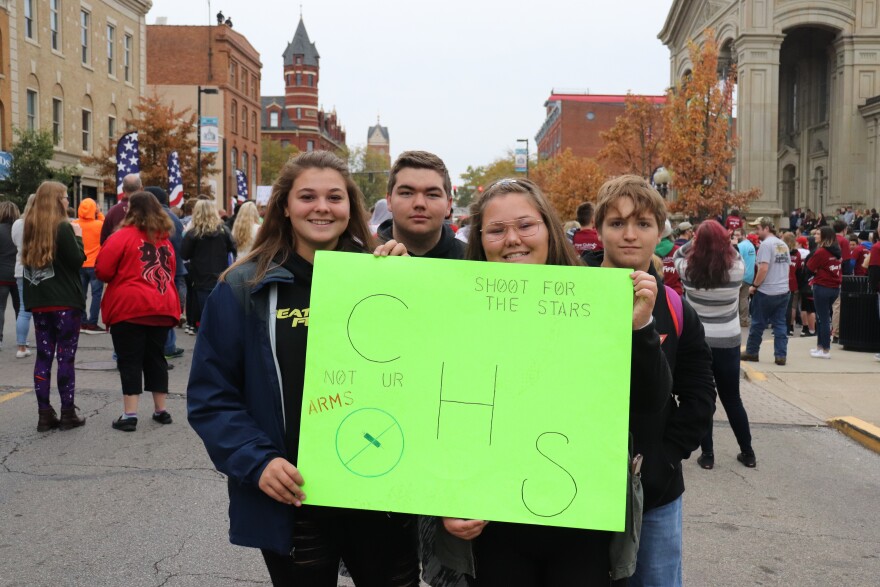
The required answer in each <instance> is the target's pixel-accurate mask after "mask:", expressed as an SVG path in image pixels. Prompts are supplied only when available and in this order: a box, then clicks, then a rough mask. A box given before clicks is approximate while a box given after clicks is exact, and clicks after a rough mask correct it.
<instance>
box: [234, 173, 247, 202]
mask: <svg viewBox="0 0 880 587" xmlns="http://www.w3.org/2000/svg"><path fill="white" fill-rule="evenodd" d="M235 199H236V201H237V202H239V203H241V202H244V201H245V200H247V199H248V185H247V174H246V173H245V172H244V171H242V170H241V169H236V170H235Z"/></svg>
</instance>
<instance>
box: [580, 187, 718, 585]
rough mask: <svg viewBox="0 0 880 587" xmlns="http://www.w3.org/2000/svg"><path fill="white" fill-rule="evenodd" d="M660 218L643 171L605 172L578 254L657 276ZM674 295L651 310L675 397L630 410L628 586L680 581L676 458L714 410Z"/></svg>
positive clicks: (694, 335) (662, 293)
mask: <svg viewBox="0 0 880 587" xmlns="http://www.w3.org/2000/svg"><path fill="white" fill-rule="evenodd" d="M665 222H666V205H665V203H664V201H663V198H662V197H661V196H660V194H658V193H657V192H656V190H654V189H653V188H652V187H651V186H650V185H649V184H648V183H647V182H646V181H645V180H644V179H643V178H641V177H638V176H635V175H624V176H621V177H618V178H615V179H612V180H610V181H608V182H606V183H605V184H604V185H603V186H602V188H601V189H600V190H599V194H598V203H597V206H596V228H597V229H598V231H599V238H600V239H601V240H602V244H603V246H604V247H605V249H604V251H600V252H598V253H590V252H588V253H585V254H584V256H583V259H584V261H585V262H586V263H587V264H588V265H590V266H594V267H598V266H601V267H617V268H628V269H635V270H642V271H647V272H649V273H650V274H651V275H654V276H655V277H658V281H660V277H659V276H657V273H656V271H654V267H653V264H652V263H651V258H652V255H653V253H654V247H656V246H657V243H658V242H659V241H660V232H661V227H662V226H663V225H664V223H665ZM677 295H678V294H676V293H675V292H674V291H673V292H669V290H667V289H666V288H665V287H660V288H659V290H658V292H657V301H656V303H655V304H654V311H653V316H654V326H655V328H656V330H657V332H658V333H660V340H661V345H662V347H661V348H662V349H663V351H664V352H665V353H666V358H667V361H668V363H669V367H670V369H672V393H673V395H674V396H675V399H676V400H677V401H675V402H668V403H667V407H666V409H665V413H664V414H663V415H662V417H660V418H659V419H658V418H657V417H656V416H650V417H640V416H638V415H636V416H634V417H633V418H632V419H631V421H630V430H631V432H632V434H633V441H634V445H635V446H634V451H635V452H636V453H641V454H642V455H643V456H644V464H643V466H642V484H643V486H644V490H645V512H644V519H643V522H642V535H641V543H640V545H639V554H638V563H637V567H636V573H635V575H633V576H632V577H631V578H630V579H629V584H630V585H631V586H635V587H641V586H643V585H664V586H668V587H676V586H680V585H681V535H682V533H681V527H682V505H681V504H682V497H681V496H682V493H683V492H684V478H683V476H682V472H681V461H682V459H686V458H688V457H689V456H690V454H691V452H692V451H693V450H695V449H696V448H697V447H698V446H700V440H701V439H702V438H703V436H704V435H705V434H706V432H707V431H708V429H709V426H710V424H711V422H712V415H713V414H714V412H715V380H714V378H713V376H712V353H711V351H710V349H709V346H708V345H707V344H706V341H705V336H704V334H703V325H702V324H701V323H700V319H699V317H698V316H697V314H696V312H694V310H693V309H692V308H691V307H690V306H689V305H688V304H687V303H686V302H684V301H683V300H680V303H681V306H682V307H681V310H680V313H679V311H676V310H675V308H676V306H677V303H678V302H679V300H673V299H670V298H668V296H677ZM679 333H680V336H679ZM658 423H659V425H658Z"/></svg>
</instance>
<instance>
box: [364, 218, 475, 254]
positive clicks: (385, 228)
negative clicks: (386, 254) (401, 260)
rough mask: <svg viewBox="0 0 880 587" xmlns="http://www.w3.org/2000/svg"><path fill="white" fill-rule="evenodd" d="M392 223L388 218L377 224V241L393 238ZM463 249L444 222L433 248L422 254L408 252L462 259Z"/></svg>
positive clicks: (462, 245)
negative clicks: (438, 238)
mask: <svg viewBox="0 0 880 587" xmlns="http://www.w3.org/2000/svg"><path fill="white" fill-rule="evenodd" d="M393 223H394V221H393V220H392V219H391V218H389V219H388V220H386V221H385V222H383V223H382V224H380V225H379V230H378V231H376V236H378V237H379V242H381V243H386V242H388V241H390V240H391V239H392V238H393V232H392V226H393ZM464 249H465V244H464V243H463V242H462V241H460V240H458V239H457V238H455V233H454V232H452V229H451V228H449V227H448V226H446V225H445V224H444V225H443V228H442V229H441V233H440V241H439V242H438V243H437V244H436V245H435V246H434V248H433V249H431V250H430V251H428V252H427V253H425V254H424V255H415V254H413V253H412V252H410V256H411V257H428V258H431V259H464Z"/></svg>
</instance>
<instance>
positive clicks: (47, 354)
mask: <svg viewBox="0 0 880 587" xmlns="http://www.w3.org/2000/svg"><path fill="white" fill-rule="evenodd" d="M387 194H388V195H387V197H386V199H385V200H382V201H381V202H379V203H378V204H377V206H376V207H375V209H374V210H373V211H372V216H371V215H370V211H368V210H367V209H366V208H365V205H364V198H363V194H362V193H361V192H360V189H359V188H358V187H357V184H356V183H355V182H354V181H353V179H352V176H351V174H350V172H349V170H348V167H347V165H346V163H345V162H344V161H343V160H341V159H340V158H339V157H337V156H336V155H334V154H332V153H329V152H324V151H313V152H308V153H302V154H300V155H298V156H297V157H295V158H293V159H291V160H290V161H288V162H287V163H286V164H285V165H284V167H283V169H282V170H281V172H280V174H279V177H278V179H277V180H276V181H275V183H274V185H273V186H272V192H271V196H270V199H269V201H268V203H267V204H266V206H264V207H263V208H262V209H260V208H258V207H257V206H256V205H255V204H254V203H253V202H247V203H244V204H243V205H241V206H240V207H239V208H238V210H237V211H236V214H234V216H233V217H232V218H228V219H226V220H224V219H223V213H222V211H221V210H218V208H217V207H216V204H215V202H214V200H213V199H211V198H207V197H196V198H191V199H189V200H187V201H186V203H185V204H184V206H183V208H182V209H180V210H177V209H172V208H170V207H169V206H168V197H167V194H166V193H165V191H164V190H163V189H162V188H159V187H155V186H151V187H148V188H146V189H144V187H143V185H142V184H141V180H140V179H139V178H138V177H137V176H136V175H130V176H127V177H126V178H125V179H124V181H123V195H122V197H121V199H120V201H119V202H118V203H117V204H116V205H114V206H113V207H112V208H110V210H108V211H107V213H106V215H103V214H102V213H101V211H100V210H99V209H98V206H97V204H96V203H95V202H94V201H93V200H90V199H85V200H83V202H82V203H81V204H80V205H79V209H78V210H77V214H76V216H77V218H76V219H75V220H73V221H69V219H68V200H67V188H66V187H65V186H64V185H62V184H59V183H55V182H44V183H43V184H42V185H41V186H40V187H39V189H38V190H37V192H36V193H35V194H34V195H33V196H31V199H30V200H29V201H28V204H27V206H26V208H25V211H24V214H23V215H22V218H19V217H18V216H19V214H18V209H17V208H16V207H15V206H14V205H13V204H9V203H8V202H4V203H2V204H0V302H2V304H3V306H4V308H5V304H6V299H7V297H12V300H13V306H14V307H15V311H16V315H17V324H16V338H17V340H16V343H17V345H18V350H17V353H16V356H17V357H19V358H25V357H27V356H29V355H30V354H31V352H30V350H29V349H28V346H27V334H28V328H29V322H30V321H31V318H33V323H34V330H35V334H36V340H37V353H36V358H35V364H34V387H35V391H36V396H37V403H38V430H40V431H48V430H52V429H56V428H59V429H62V430H67V429H70V428H75V427H78V426H82V425H83V424H85V419H84V418H83V417H82V416H81V415H79V413H78V409H77V407H76V404H75V391H76V390H75V373H74V359H75V355H76V350H77V345H78V340H79V334H80V333H81V332H85V333H87V334H92V333H101V332H105V331H106V330H109V332H110V336H111V339H112V342H113V348H114V356H115V360H116V363H117V368H118V371H119V377H120V386H121V390H122V396H123V398H122V399H123V402H122V413H121V415H120V416H119V417H117V418H115V419H114V420H113V421H112V422H111V425H112V427H113V428H114V429H116V430H120V431H125V432H134V431H136V430H137V425H138V400H139V396H140V395H141V394H142V393H144V392H150V393H151V394H152V396H153V409H152V419H153V420H154V421H155V422H157V423H159V424H163V425H164V424H171V423H172V416H171V414H170V413H169V411H168V409H167V405H166V397H167V394H168V391H169V389H168V369H169V368H170V365H169V363H168V359H169V358H174V357H176V356H180V355H181V354H182V353H183V351H182V350H180V349H179V348H178V347H177V345H176V330H178V329H181V328H183V329H184V332H187V333H190V334H197V335H198V338H197V342H196V345H195V349H194V351H193V361H192V367H191V372H190V374H189V382H188V386H187V415H188V421H189V423H190V425H191V426H192V427H193V429H194V430H195V431H196V433H197V434H198V435H199V437H200V438H201V439H202V441H203V443H204V445H205V448H206V450H207V453H208V455H209V457H210V458H211V460H212V462H213V463H214V465H215V466H216V468H217V469H218V470H219V471H221V472H222V473H223V474H224V475H226V476H227V480H228V491H229V499H230V508H229V521H230V530H229V538H230V540H231V542H232V543H234V544H237V545H241V546H246V547H252V548H257V549H259V550H260V552H261V554H262V557H263V559H264V561H265V564H266V568H267V570H268V573H269V575H270V577H271V580H272V582H273V584H274V585H316V586H318V585H320V586H323V585H328V586H329V585H335V584H336V578H337V573H338V570H339V565H340V562H342V563H343V564H344V565H345V567H346V568H347V570H348V572H349V573H350V574H351V576H352V578H353V580H354V582H355V584H357V585H368V586H369V585H376V586H380V585H381V586H410V585H412V586H415V585H418V584H419V581H420V579H422V580H424V581H426V582H427V583H428V584H430V585H432V586H434V587H458V586H463V585H477V586H494V585H499V586H500V585H523V586H529V585H535V586H537V585H557V584H590V585H627V584H629V585H633V586H636V587H640V586H647V585H669V586H675V585H681V582H682V576H681V568H682V508H683V505H682V494H683V492H684V481H683V473H682V461H684V460H686V459H688V458H689V456H690V455H691V453H692V452H694V451H696V450H697V449H698V448H699V449H700V455H699V457H698V458H697V459H696V460H697V464H698V465H699V466H700V467H702V468H703V469H707V470H708V469H712V468H713V467H714V464H715V453H714V446H713V430H712V416H713V413H714V411H715V401H716V394H717V397H718V398H720V400H721V402H722V405H723V406H724V408H725V411H726V413H727V416H728V420H729V422H730V426H731V428H732V431H733V433H734V435H735V437H736V440H737V443H738V445H739V453H738V454H737V455H736V460H738V461H739V462H740V463H741V464H742V465H743V466H744V467H747V468H754V467H756V465H757V457H756V454H755V451H754V449H753V445H752V437H751V430H750V426H749V419H748V415H747V413H746V410H745V408H744V407H743V404H742V400H741V398H740V390H739V367H740V361H741V360H745V361H757V360H758V357H759V351H760V346H761V342H762V338H763V334H764V330H765V329H766V328H767V326H768V325H770V326H771V327H772V329H773V336H774V345H773V356H774V360H775V362H776V363H777V364H778V365H785V364H786V359H787V341H788V337H789V336H792V335H793V333H794V328H795V326H796V325H797V324H800V325H801V326H802V329H803V330H802V332H803V333H804V334H803V335H804V336H816V338H817V343H816V347H815V349H813V351H812V352H811V355H812V356H813V357H815V358H819V359H827V358H829V357H830V355H831V346H832V344H833V342H834V340H835V338H837V337H838V336H839V322H835V319H838V320H839V306H837V307H836V306H835V304H837V303H838V302H837V301H836V300H838V299H839V289H840V285H841V276H842V275H845V274H847V273H848V272H849V273H855V274H858V275H868V277H869V279H871V280H872V283H873V284H874V287H875V288H876V286H877V285H878V282H880V245H878V244H876V243H875V242H874V241H876V239H875V238H874V237H873V234H876V225H877V222H876V213H874V212H873V211H871V212H868V211H858V210H855V211H854V210H843V211H841V214H840V216H841V217H840V218H838V219H834V220H830V221H829V220H828V219H826V218H825V217H824V216H822V215H818V216H814V215H813V214H812V212H810V211H805V212H804V213H803V214H801V213H800V211H796V212H797V214H794V213H793V214H792V216H791V218H790V219H789V224H790V226H791V230H790V231H787V232H785V233H778V231H777V228H776V224H775V222H774V221H773V220H772V219H771V218H769V217H759V218H756V219H754V220H753V221H751V222H748V221H746V220H745V219H744V218H743V217H742V216H741V215H740V213H739V211H736V210H733V211H731V213H730V214H729V215H728V216H727V217H726V218H723V219H717V220H716V219H709V220H704V221H702V222H699V223H696V224H695V223H692V222H690V221H684V222H680V223H678V224H677V225H676V227H675V228H673V223H672V222H671V220H670V218H669V215H668V213H667V209H666V203H665V201H664V199H663V198H662V197H661V196H660V195H659V194H658V193H657V191H656V190H655V189H654V188H653V187H652V186H651V185H650V184H649V183H648V182H646V181H645V180H644V179H642V178H640V177H637V176H632V175H624V176H621V177H618V178H615V179H613V180H609V181H608V182H606V183H605V184H604V185H603V186H602V188H601V189H600V190H599V192H598V194H597V197H596V200H595V202H586V203H584V204H582V205H581V206H579V207H578V209H577V221H576V223H575V224H574V226H573V227H572V228H571V230H566V228H565V227H564V225H563V223H562V222H561V220H560V218H559V217H558V215H557V214H556V212H555V211H554V209H553V207H552V206H551V205H550V204H549V202H548V200H547V198H546V197H545V196H544V194H543V193H542V192H541V189H540V188H539V186H538V185H536V184H535V183H533V182H531V181H529V180H528V179H524V178H521V177H516V178H508V179H501V180H499V181H496V182H494V183H493V184H492V185H490V186H488V187H487V189H486V190H485V191H484V192H483V193H482V194H481V196H480V197H479V199H478V200H477V201H476V202H474V204H473V205H472V206H471V211H470V216H469V217H468V218H467V220H466V222H465V223H462V224H463V226H464V228H463V229H461V230H457V228H458V227H456V226H455V225H453V224H452V223H451V222H450V217H451V213H452V195H451V194H452V186H451V180H450V177H449V173H448V170H447V168H446V166H445V164H444V163H443V161H442V160H441V159H440V158H439V157H437V156H436V155H434V154H432V153H428V152H424V151H408V152H405V153H403V154H401V155H400V157H398V159H397V160H396V161H395V162H394V163H393V165H392V167H391V170H390V173H389V179H388V187H387ZM850 212H851V214H850ZM872 227H873V228H872ZM871 230H874V232H873V233H872V232H870V231H871ZM850 233H852V234H854V235H855V237H856V238H850V236H849V234H850ZM780 237H781V238H780ZM320 250H335V251H346V252H350V253H360V254H373V255H375V256H377V257H387V256H399V255H408V256H410V257H416V258H418V257H427V258H439V259H450V260H463V259H464V260H471V261H479V262H488V263H520V264H543V265H559V266H582V267H594V268H626V269H629V270H630V271H631V273H630V278H631V280H632V296H633V310H632V362H631V373H630V380H631V387H630V406H629V433H630V435H631V455H630V456H631V459H632V461H631V462H628V463H627V467H628V469H629V470H630V472H631V473H632V472H637V473H638V474H637V475H636V477H638V480H639V481H640V486H639V484H638V483H636V484H634V485H633V486H632V491H640V492H642V499H639V500H636V499H632V500H628V501H629V503H630V507H631V508H634V511H633V512H632V514H633V516H639V517H640V520H641V522H640V525H636V526H635V527H632V528H629V529H628V532H629V533H630V534H627V533H624V534H625V536H624V539H623V540H621V534H620V533H613V532H604V531H593V530H580V529H572V528H559V527H550V526H537V525H528V524H514V523H505V522H499V521H491V522H490V521H488V520H468V519H459V518H433V517H427V516H415V515H409V514H401V513H386V512H373V511H361V510H351V509H342V508H328V507H314V506H310V505H309V502H308V497H307V494H306V492H305V490H304V488H305V487H307V485H306V482H307V480H308V478H309V471H301V470H299V468H298V467H297V460H298V459H297V455H298V450H299V437H298V432H299V423H300V419H301V405H302V397H303V380H304V375H305V357H306V347H307V336H308V321H307V320H306V321H304V323H302V322H298V323H296V324H297V325H299V326H302V327H297V328H292V327H291V326H293V325H294V324H293V323H292V322H291V321H292V320H293V319H294V317H296V316H299V317H302V316H308V308H309V306H310V301H311V300H310V297H311V282H312V273H313V265H314V259H315V253H316V252H317V251H320ZM89 293H91V303H90V304H89V305H88V306H87V303H86V302H87V301H88V297H87V296H88V294H89ZM87 308H88V309H87ZM0 316H2V314H0ZM182 316H185V318H182ZM101 320H103V325H102V324H101ZM0 326H2V324H0ZM744 327H748V328H749V334H748V337H747V341H746V349H745V352H742V353H741V351H740V345H741V343H742V340H741V338H742V330H741V329H742V328H744ZM0 330H2V329H0ZM56 359H57V387H58V391H59V394H60V417H59V416H58V414H57V413H56V412H55V410H54V408H53V407H52V403H51V398H50V382H51V368H52V364H53V361H55V360H56ZM636 462H638V467H637V466H636V464H635V463H636Z"/></svg>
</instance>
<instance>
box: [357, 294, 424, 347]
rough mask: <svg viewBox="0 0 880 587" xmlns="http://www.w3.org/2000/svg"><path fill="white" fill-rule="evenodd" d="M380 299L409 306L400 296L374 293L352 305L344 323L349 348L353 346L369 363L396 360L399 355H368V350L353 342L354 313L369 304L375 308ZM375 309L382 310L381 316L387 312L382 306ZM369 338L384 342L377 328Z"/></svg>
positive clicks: (405, 306) (406, 307)
mask: <svg viewBox="0 0 880 587" xmlns="http://www.w3.org/2000/svg"><path fill="white" fill-rule="evenodd" d="M382 301H386V302H387V301H396V302H398V303H399V304H400V305H401V306H403V307H404V308H405V309H407V310H409V306H407V305H406V304H405V303H404V302H403V300H401V299H400V298H397V297H394V296H391V295H388V294H374V295H371V296H367V297H365V298H364V299H362V300H361V301H359V302H358V303H356V304H355V305H354V308H352V309H351V314H350V315H349V316H348V322H347V323H346V325H345V331H346V334H347V335H348V342H349V344H351V348H353V349H354V351H355V352H356V353H357V354H359V355H360V356H362V357H363V358H365V359H366V360H368V361H370V362H371V363H390V362H392V361H396V360H397V359H399V358H400V355H397V356H396V357H391V358H377V357H375V356H368V355H367V352H369V351H363V349H362V348H358V345H356V344H355V342H354V340H353V339H352V336H351V333H352V320H356V318H355V313H358V312H359V311H361V310H367V309H369V306H373V307H374V309H375V306H376V303H377V302H380V303H381V302H382ZM376 311H381V312H383V316H384V315H385V314H387V312H388V310H387V309H386V308H383V309H382V310H376ZM384 321H385V320H384V319H383V322H384ZM370 338H372V339H373V340H376V341H381V342H382V344H384V343H385V338H383V337H382V336H381V332H379V331H378V330H377V331H375V332H373V333H372V334H371V336H370ZM392 352H393V351H392ZM370 354H371V355H372V354H374V353H370Z"/></svg>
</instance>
